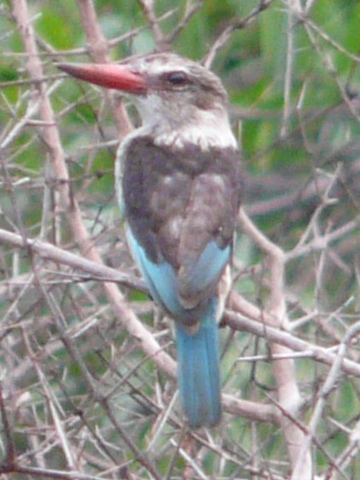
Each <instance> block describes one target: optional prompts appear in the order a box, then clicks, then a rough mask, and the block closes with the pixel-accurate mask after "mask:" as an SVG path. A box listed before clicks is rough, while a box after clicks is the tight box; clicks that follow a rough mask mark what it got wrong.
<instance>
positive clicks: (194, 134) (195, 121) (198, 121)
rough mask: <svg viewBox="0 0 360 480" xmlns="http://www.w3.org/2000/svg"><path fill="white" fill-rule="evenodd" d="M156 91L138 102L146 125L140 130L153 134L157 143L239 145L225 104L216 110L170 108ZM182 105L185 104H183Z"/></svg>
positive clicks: (201, 145)
mask: <svg viewBox="0 0 360 480" xmlns="http://www.w3.org/2000/svg"><path fill="white" fill-rule="evenodd" d="M163 107H164V106H163V104H161V105H160V99H159V97H157V96H156V95H154V96H153V97H152V98H149V97H147V98H146V100H143V101H140V102H138V108H139V112H140V114H141V117H142V121H143V126H142V127H141V128H140V129H139V130H138V131H137V132H138V134H139V133H141V134H144V135H147V134H149V135H151V136H153V137H154V142H155V144H156V145H159V146H161V145H166V146H171V147H174V148H179V149H181V148H184V147H185V146H186V145H187V144H189V143H191V144H195V145H198V146H199V147H200V148H201V149H202V150H208V149H209V148H213V147H218V148H237V142H236V140H235V137H234V135H233V133H232V131H231V127H230V123H229V119H228V116H227V113H226V111H225V110H224V109H223V108H220V107H219V108H218V109H214V110H201V109H192V111H191V112H189V111H188V112H186V113H185V115H184V111H183V109H182V111H181V112H178V111H168V112H165V114H164V108H163ZM181 107H182V106H181Z"/></svg>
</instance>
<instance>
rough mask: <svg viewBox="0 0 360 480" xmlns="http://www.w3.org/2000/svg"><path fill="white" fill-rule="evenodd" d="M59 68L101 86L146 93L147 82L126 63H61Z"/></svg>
mask: <svg viewBox="0 0 360 480" xmlns="http://www.w3.org/2000/svg"><path fill="white" fill-rule="evenodd" d="M57 68H59V70H62V71H63V72H66V73H68V74H69V75H72V76H73V77H76V78H79V79H80V80H85V81H86V82H90V83H95V84H96V85H100V86H101V87H106V88H113V89H115V90H123V91H125V92H129V93H135V94H141V93H145V92H146V90H147V88H146V82H145V80H144V78H143V77H142V76H141V75H140V74H139V73H136V72H132V71H131V70H130V69H129V68H128V67H127V66H126V65H118V64H114V63H105V64H99V63H94V64H92V63H84V64H81V63H60V64H58V65H57Z"/></svg>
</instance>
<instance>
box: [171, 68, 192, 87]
mask: <svg viewBox="0 0 360 480" xmlns="http://www.w3.org/2000/svg"><path fill="white" fill-rule="evenodd" d="M166 80H167V81H168V82H169V83H171V84H172V85H176V86H179V87H180V86H181V85H186V84H187V83H189V78H188V76H187V75H186V73H185V72H181V71H179V72H170V73H168V74H167V75H166Z"/></svg>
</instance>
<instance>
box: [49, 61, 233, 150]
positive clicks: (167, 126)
mask: <svg viewBox="0 0 360 480" xmlns="http://www.w3.org/2000/svg"><path fill="white" fill-rule="evenodd" d="M58 68H59V69H60V70H62V71H64V72H66V73H68V74H70V75H72V76H74V77H76V78H79V79H81V80H85V81H87V82H90V83H94V84H96V85H100V86H102V87H106V88H111V89H115V90H120V91H122V92H124V93H129V94H132V95H133V96H134V98H135V102H136V105H137V107H138V110H139V113H140V115H141V118H142V122H143V128H144V129H146V130H147V131H148V132H149V133H151V134H153V135H154V137H155V138H157V140H158V143H174V141H175V140H176V141H175V143H176V142H177V143H178V146H181V142H182V141H183V142H186V141H192V142H193V141H194V140H196V141H197V142H199V138H198V137H199V135H200V131H199V128H200V126H201V128H202V133H203V134H205V137H206V136H208V137H209V138H210V137H211V139H212V140H210V142H208V143H209V144H214V145H215V144H216V145H218V144H219V143H222V145H219V146H232V147H235V146H236V142H235V139H234V137H233V135H232V133H231V130H230V127H229V122H228V116H227V94H226V91H225V89H224V87H223V86H222V83H221V81H220V79H219V78H218V77H217V76H216V75H215V74H213V73H212V72H210V71H209V70H207V69H206V68H204V67H202V66H201V65H199V64H198V63H196V62H193V61H192V60H189V59H186V58H183V57H180V56H178V55H175V54H172V53H160V54H152V55H145V56H140V57H134V58H131V59H129V60H126V61H124V62H121V63H119V64H59V65H58ZM206 131H208V135H206ZM215 137H217V138H216V139H215ZM204 142H205V143H204V145H205V144H206V140H204ZM200 143H201V141H200Z"/></svg>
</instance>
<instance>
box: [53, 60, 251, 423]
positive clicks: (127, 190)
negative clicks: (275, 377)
mask: <svg viewBox="0 0 360 480" xmlns="http://www.w3.org/2000/svg"><path fill="white" fill-rule="evenodd" d="M58 67H59V68H60V69H61V70H62V71H64V72H66V73H68V74H70V75H72V76H74V77H76V78H78V79H81V80H85V81H87V82H90V83H93V84H96V85H100V86H102V87H106V88H110V89H115V90H120V91H121V92H123V93H127V94H130V96H131V97H132V98H133V100H134V103H135V106H136V107H137V110H138V112H139V114H140V118H141V126H140V127H139V128H137V129H135V130H134V131H132V132H131V133H130V134H129V135H128V136H127V137H126V138H125V139H124V140H123V141H122V143H121V144H120V147H119V150H118V154H117V158H116V164H115V182H116V185H115V187H116V192H117V197H118V201H119V204H120V206H121V208H122V209H124V212H125V216H126V225H127V226H126V230H127V239H128V243H129V246H130V250H131V252H132V254H133V256H134V258H135V260H136V262H137V264H138V267H139V269H140V271H141V273H142V275H143V277H144V279H145V281H146V283H147V285H148V288H149V292H150V294H151V296H152V298H153V299H154V301H155V302H156V303H157V304H158V306H159V307H160V308H161V309H162V310H163V312H165V314H166V315H167V316H169V317H171V318H172V319H173V320H174V325H175V343H176V352H177V361H178V386H179V392H180V401H181V405H182V410H183V412H184V414H185V416H186V418H187V421H188V424H189V426H190V427H191V428H194V429H195V428H199V427H212V426H215V425H217V424H218V423H219V421H220V418H221V387H220V366H219V362H220V359H219V339H218V322H219V320H220V319H221V316H222V313H223V309H224V305H225V299H226V295H227V293H228V291H229V288H230V284H231V279H230V265H231V257H232V249H233V238H234V230H235V225H236V217H237V212H238V209H239V206H240V197H241V191H242V181H241V169H240V160H239V157H240V155H239V148H238V144H237V141H236V139H235V136H234V134H233V133H232V130H231V126H230V121H229V116H228V112H227V104H228V98H227V94H226V91H225V89H224V87H223V85H222V83H221V81H220V79H219V78H218V77H217V76H216V75H215V74H214V73H212V72H210V71H209V70H208V69H206V68H204V67H203V66H201V65H200V64H198V63H196V62H194V61H192V60H189V59H187V58H183V57H181V56H179V55H176V54H174V53H153V54H147V55H142V56H137V57H132V58H129V59H127V60H125V61H122V62H120V63H117V64H68V63H66V64H60V65H58Z"/></svg>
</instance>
